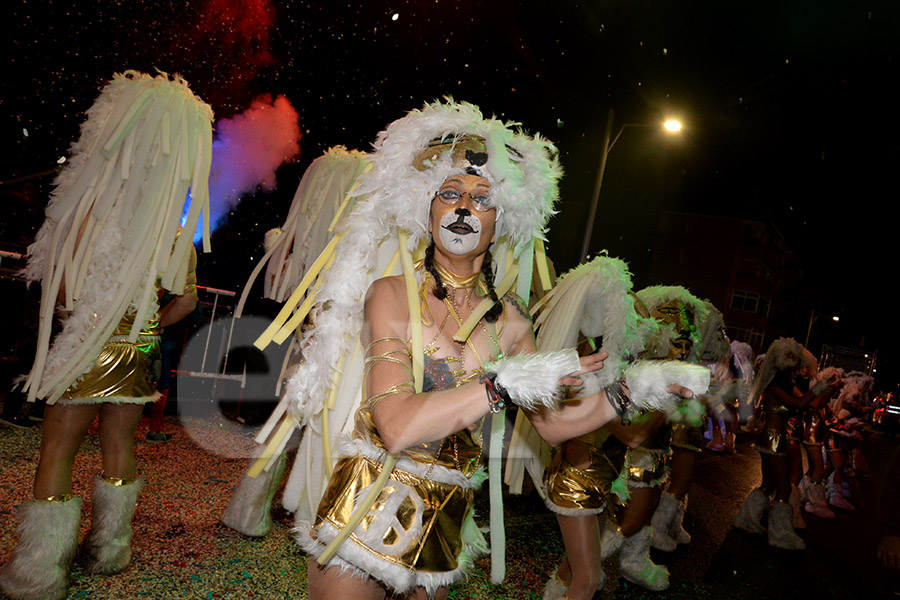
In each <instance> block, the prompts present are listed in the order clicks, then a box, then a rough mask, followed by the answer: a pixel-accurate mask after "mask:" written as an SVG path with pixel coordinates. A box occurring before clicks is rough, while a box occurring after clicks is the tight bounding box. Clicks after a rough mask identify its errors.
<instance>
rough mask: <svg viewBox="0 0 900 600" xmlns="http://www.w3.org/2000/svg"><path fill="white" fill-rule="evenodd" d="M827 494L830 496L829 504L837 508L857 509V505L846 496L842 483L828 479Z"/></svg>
mask: <svg viewBox="0 0 900 600" xmlns="http://www.w3.org/2000/svg"><path fill="white" fill-rule="evenodd" d="M825 495H826V497H827V498H828V504H830V505H831V506H833V507H835V508H840V509H841V510H856V507H855V506H853V505H852V504H850V503H849V502H848V501H847V499H846V498H844V491H843V489H842V488H841V486H840V485H838V484H836V483H835V482H834V480H833V479H831V480H829V481H828V487H827V488H826V490H825Z"/></svg>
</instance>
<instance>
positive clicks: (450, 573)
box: [297, 439, 484, 593]
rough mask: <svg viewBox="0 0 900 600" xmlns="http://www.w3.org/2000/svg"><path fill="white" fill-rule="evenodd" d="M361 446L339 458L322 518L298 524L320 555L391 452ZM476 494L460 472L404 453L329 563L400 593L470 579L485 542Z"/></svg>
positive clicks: (309, 547)
mask: <svg viewBox="0 0 900 600" xmlns="http://www.w3.org/2000/svg"><path fill="white" fill-rule="evenodd" d="M353 444H354V445H355V446H356V448H357V450H358V451H359V453H358V454H355V455H352V456H344V457H343V458H341V459H340V460H338V462H337V464H336V465H335V468H334V472H333V473H332V476H331V479H330V481H329V483H328V488H327V489H326V491H325V494H324V496H323V497H322V500H321V502H320V503H319V509H318V511H317V514H316V519H315V522H314V523H313V524H312V525H311V526H309V524H303V525H300V526H298V528H297V531H298V536H297V537H298V541H299V542H300V545H301V546H302V547H303V548H304V550H306V551H307V552H308V553H309V554H311V555H313V556H315V557H318V556H319V555H321V553H322V551H323V550H324V549H325V546H326V545H327V544H328V543H329V542H330V541H331V540H333V539H334V537H335V536H336V535H337V532H338V531H340V530H341V529H342V528H343V527H345V526H346V524H347V522H348V521H349V520H350V516H351V515H352V514H353V512H354V510H355V509H356V508H357V505H358V503H361V502H362V500H363V498H364V497H365V496H366V494H367V493H368V491H369V488H370V487H371V486H372V484H373V483H374V482H375V480H376V479H377V478H378V475H379V473H381V469H382V466H383V462H382V459H381V457H382V456H383V455H384V453H383V451H382V450H381V449H379V448H377V447H375V446H374V445H372V444H370V443H368V442H365V441H363V440H359V439H355V440H353ZM426 476H427V478H426ZM474 492H475V490H474V487H473V486H471V485H469V483H468V480H467V479H466V478H465V476H463V475H462V473H460V472H459V471H456V470H453V469H446V468H444V467H440V466H434V467H431V468H430V469H429V465H427V464H422V463H419V462H417V461H414V460H411V459H409V458H401V459H400V460H398V461H397V466H396V467H395V468H394V470H393V472H392V473H391V476H390V478H389V479H388V482H387V484H386V485H385V487H384V489H383V490H382V491H381V493H380V495H379V496H378V498H377V499H376V501H375V504H374V505H373V506H372V508H371V509H370V510H369V513H368V514H367V515H366V516H365V517H364V518H363V520H362V522H361V523H360V524H359V525H358V526H357V528H356V529H355V530H354V531H353V533H351V534H350V536H349V538H348V539H347V540H345V541H344V543H343V544H342V545H341V546H340V548H339V549H338V551H337V555H336V556H335V558H334V559H332V561H331V562H330V563H329V566H342V567H345V568H346V567H350V568H351V569H355V570H358V571H361V572H362V573H364V574H366V575H368V576H370V577H372V578H374V579H377V580H379V581H381V582H382V583H384V584H385V585H386V586H387V587H388V588H390V589H392V590H394V591H395V592H396V593H405V592H408V591H410V590H412V589H413V588H414V587H416V586H423V587H425V588H426V589H428V590H431V591H432V593H433V590H436V589H437V588H438V587H442V586H445V585H450V584H451V583H454V582H455V581H458V580H460V579H462V578H463V577H464V576H465V572H466V569H467V568H468V566H469V564H470V563H471V560H472V558H474V556H475V552H474V551H473V550H474V547H476V546H484V542H483V537H482V536H481V534H480V532H479V531H478V528H477V527H476V526H475V523H474V511H473V504H474ZM473 535H474V538H473Z"/></svg>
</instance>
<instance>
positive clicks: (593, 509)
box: [544, 446, 625, 517]
mask: <svg viewBox="0 0 900 600" xmlns="http://www.w3.org/2000/svg"><path fill="white" fill-rule="evenodd" d="M563 448H564V446H559V447H556V448H554V449H553V457H552V458H551V460H550V465H549V466H548V467H547V469H546V470H545V471H544V486H545V487H546V489H547V498H546V499H545V500H544V503H545V504H546V505H547V508H549V509H550V510H552V511H553V512H555V513H557V514H561V515H568V516H573V517H580V516H590V515H597V514H600V513H601V512H603V510H604V508H606V501H607V498H608V496H609V491H610V487H611V486H612V483H613V482H614V481H615V480H616V478H618V477H619V473H620V472H621V471H622V466H623V465H624V464H625V448H624V447H622V448H621V449H616V450H614V451H609V452H604V451H601V450H599V449H597V448H594V447H591V448H590V458H591V463H590V465H589V466H588V467H586V468H584V469H579V468H578V467H575V466H573V465H572V464H571V463H569V461H567V460H566V458H565V452H564V450H563Z"/></svg>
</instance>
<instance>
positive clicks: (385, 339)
mask: <svg viewBox="0 0 900 600" xmlns="http://www.w3.org/2000/svg"><path fill="white" fill-rule="evenodd" d="M384 342H399V343H401V344H403V347H404V348H405V349H406V350H407V351H409V340H405V339H403V338H402V337H392V336H388V337H383V338H378V339H377V340H372V341H371V342H369V345H368V346H366V353H368V352H369V350H371V349H372V346H374V345H375V344H381V343H384Z"/></svg>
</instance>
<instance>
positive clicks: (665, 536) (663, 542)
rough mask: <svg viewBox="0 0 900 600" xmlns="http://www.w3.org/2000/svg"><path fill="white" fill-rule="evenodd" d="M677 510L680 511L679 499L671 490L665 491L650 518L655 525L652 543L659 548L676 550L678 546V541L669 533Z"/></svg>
mask: <svg viewBox="0 0 900 600" xmlns="http://www.w3.org/2000/svg"><path fill="white" fill-rule="evenodd" d="M676 512H678V500H677V499H676V498H675V496H673V495H672V494H670V493H669V492H663V493H662V495H661V496H660V497H659V505H658V506H657V507H656V512H654V513H653V518H652V519H650V525H651V527H653V536H652V537H651V540H650V544H651V545H652V546H653V547H654V548H656V549H657V550H662V551H663V552H674V551H675V549H676V548H677V547H678V542H676V541H675V539H674V538H673V537H671V536H670V535H669V530H670V529H671V527H672V523H673V521H674V520H675V513H676Z"/></svg>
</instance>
